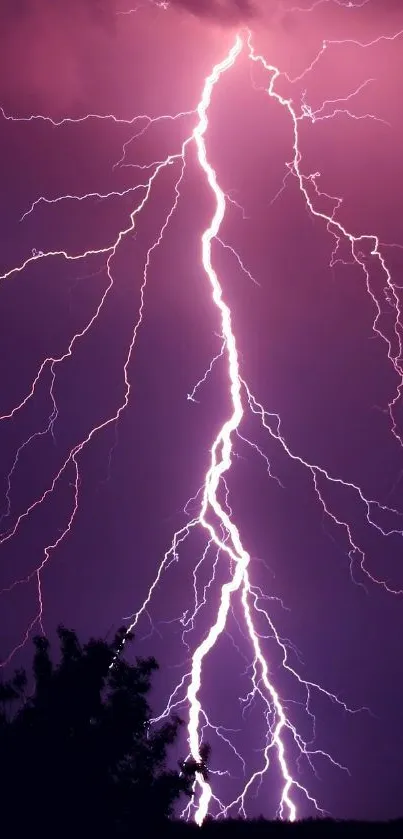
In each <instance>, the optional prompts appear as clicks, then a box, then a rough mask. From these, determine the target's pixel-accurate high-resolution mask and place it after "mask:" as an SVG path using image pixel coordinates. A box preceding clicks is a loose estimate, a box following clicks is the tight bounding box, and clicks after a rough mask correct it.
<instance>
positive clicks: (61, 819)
mask: <svg viewBox="0 0 403 839" xmlns="http://www.w3.org/2000/svg"><path fill="white" fill-rule="evenodd" d="M58 635H59V640H60V653H61V654H60V661H59V663H58V664H57V665H56V666H55V665H54V664H53V663H52V660H51V658H50V654H49V642H48V641H47V640H46V638H43V637H38V638H36V639H35V640H34V644H35V656H34V666H33V671H34V687H33V690H32V692H31V693H29V694H28V690H27V685H28V681H27V677H26V675H25V673H24V671H21V670H19V671H17V672H16V673H15V675H14V677H13V679H12V680H11V681H9V682H7V683H3V684H0V766H1V776H0V784H1V786H0V790H1V797H2V805H1V824H2V826H4V827H7V828H8V833H7V834H6V833H5V835H9V834H11V832H12V835H13V836H14V837H15V839H19V837H27V836H38V837H40V839H48V837H49V839H50V837H52V839H54V837H57V839H65V837H66V839H67V837H69V839H71V837H72V836H73V837H74V839H81V837H82V839H89V837H91V838H92V837H94V839H126V837H129V836H130V837H131V839H132V838H133V839H140V837H141V838H142V837H145V839H154V837H155V839H157V837H158V839H237V838H238V837H239V839H264V837H267V839H276V837H278V839H288V837H291V839H305V837H306V839H322V837H323V838H324V839H325V837H334V838H335V839H336V837H340V839H346V837H348V836H354V837H357V836H358V835H359V836H361V835H362V836H366V835H369V834H371V836H374V835H377V836H379V837H380V839H388V838H389V837H390V838H391V839H392V837H396V839H397V837H401V836H403V829H402V827H403V824H402V822H390V823H389V824H386V823H381V824H372V825H370V824H368V823H360V822H337V821H332V820H330V819H318V820H312V821H309V820H308V821H303V822H298V823H296V824H293V825H291V824H287V823H284V822H278V821H275V822H269V821H265V820H264V819H257V820H255V821H244V820H241V819H238V820H231V819H227V820H217V821H212V820H206V822H205V823H204V825H203V827H202V828H197V827H196V826H195V825H194V824H188V823H184V822H175V821H174V820H173V819H172V816H173V815H174V810H175V803H176V802H177V801H178V799H179V798H180V797H181V796H182V795H185V796H186V795H188V796H190V795H191V790H192V784H193V780H194V776H195V772H196V771H198V772H201V773H202V774H203V775H204V776H205V777H206V776H207V765H208V762H209V747H208V745H206V744H204V745H203V746H202V748H201V752H202V761H201V764H196V763H194V762H188V763H187V764H184V763H182V764H180V767H179V770H180V771H178V770H176V771H175V770H170V769H168V768H167V754H168V752H169V747H170V746H171V745H172V744H173V743H174V741H175V739H176V737H177V734H178V729H179V727H180V725H181V721H180V720H179V719H178V718H175V719H173V720H170V721H168V722H166V723H165V724H164V725H162V726H160V727H159V728H156V727H154V726H150V718H151V712H150V707H149V704H148V694H149V691H150V687H151V680H152V676H153V673H154V671H155V670H156V669H157V664H156V662H155V660H154V659H152V658H149V659H141V658H138V659H136V664H134V665H131V664H128V663H127V661H125V660H124V659H123V658H122V656H121V654H120V653H121V650H122V647H123V643H122V642H123V640H124V637H125V635H124V630H122V631H121V632H119V633H118V634H117V635H116V637H115V639H114V641H113V642H112V643H106V642H105V641H96V640H90V641H89V642H88V644H86V645H84V646H81V645H80V643H79V641H78V639H77V636H76V635H75V633H74V632H72V631H70V630H67V629H64V628H63V627H60V628H59V630H58ZM112 663H113V666H112V667H111V664H112Z"/></svg>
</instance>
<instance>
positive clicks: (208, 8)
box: [170, 0, 256, 24]
mask: <svg viewBox="0 0 403 839" xmlns="http://www.w3.org/2000/svg"><path fill="white" fill-rule="evenodd" d="M170 5H171V6H176V7H178V8H181V9H185V10H186V11H188V12H190V13H191V14H193V15H196V16H197V17H201V18H212V19H214V20H216V21H219V22H220V23H228V24H238V23H242V22H244V21H247V20H250V18H252V17H254V16H255V14H256V6H255V3H254V2H252V0H171V3H170Z"/></svg>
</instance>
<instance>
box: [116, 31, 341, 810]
mask: <svg viewBox="0 0 403 839" xmlns="http://www.w3.org/2000/svg"><path fill="white" fill-rule="evenodd" d="M242 48H243V40H242V38H241V37H240V36H239V35H238V36H237V38H236V41H235V44H234V46H233V47H232V49H231V50H230V52H229V54H228V56H227V57H226V58H225V59H224V60H223V61H222V62H221V63H220V64H217V65H216V66H215V67H214V68H213V70H212V73H211V74H210V76H208V77H207V79H206V82H205V86H204V90H203V93H202V98H201V101H200V103H199V105H198V108H197V112H198V115H199V123H198V125H197V126H196V128H195V129H194V131H193V138H194V140H195V142H196V146H197V153H198V161H199V164H200V167H201V168H202V170H203V171H204V172H205V175H206V178H207V181H208V183H209V186H210V188H211V190H212V192H213V194H214V198H215V204H216V207H215V212H214V215H213V218H212V221H211V223H210V226H209V227H208V228H207V230H205V232H204V233H203V235H202V243H201V244H202V262H203V267H204V270H205V272H206V274H207V276H208V279H209V281H210V284H211V288H212V298H213V302H214V304H215V306H216V307H217V308H218V311H219V314H220V318H221V328H222V338H223V345H222V350H221V353H220V354H219V356H218V357H220V356H221V355H222V354H223V353H224V351H226V354H227V358H228V380H229V384H230V395H231V405H232V414H231V416H230V417H229V419H227V420H226V422H225V423H224V424H223V426H222V427H221V429H220V431H219V433H218V435H217V437H216V439H215V440H214V443H213V446H212V450H211V465H210V468H209V470H208V472H207V475H206V478H205V483H204V487H203V496H202V503H201V509H200V514H199V516H198V517H197V518H196V519H193V520H192V521H191V522H190V524H189V525H188V526H187V527H185V528H183V529H182V530H181V531H179V532H178V533H177V534H175V537H174V543H173V545H172V548H171V549H170V551H168V553H167V554H166V555H165V558H164V560H163V563H162V564H161V566H160V568H159V571H158V574H157V577H156V579H155V581H154V583H153V585H152V586H151V588H150V590H149V593H148V595H147V598H146V600H145V602H144V603H143V605H142V607H141V609H140V610H139V611H138V612H137V613H136V614H135V615H134V619H133V620H132V623H131V625H130V627H129V631H130V630H131V629H133V628H134V627H135V626H136V624H137V621H138V619H139V617H140V615H141V614H142V613H143V612H144V611H145V609H146V608H147V605H148V603H149V602H150V599H151V596H152V593H153V590H154V588H155V586H156V585H157V583H158V581H159V579H160V577H161V574H162V571H163V570H166V567H167V562H168V557H169V556H170V555H171V556H172V555H174V556H175V554H176V547H177V544H178V541H183V539H185V538H186V537H187V535H188V533H189V530H190V528H192V527H194V526H195V525H197V524H200V525H201V526H202V527H203V528H205V529H206V530H207V533H208V536H209V540H210V541H211V542H214V543H215V545H216V546H217V548H218V550H219V551H221V552H222V553H224V554H227V555H228V556H229V558H230V560H232V564H233V573H232V577H231V579H230V580H229V581H228V582H226V583H225V584H224V585H223V586H222V588H221V596H220V602H219V607H218V611H217V617H216V620H215V623H213V624H212V625H211V626H210V629H209V631H208V633H207V635H206V637H205V638H204V640H203V641H202V643H201V644H200V645H199V646H198V647H197V648H196V650H195V651H194V653H193V656H192V659H191V673H190V681H189V684H188V687H187V690H186V697H187V700H188V703H189V723H188V734H189V746H190V752H191V755H192V757H193V758H194V759H195V760H196V761H197V762H200V760H201V755H200V744H201V735H200V715H201V714H204V713H205V712H204V711H203V709H202V706H201V703H200V700H199V696H198V694H199V691H200V688H201V683H202V668H203V663H204V660H205V658H206V657H207V656H208V654H209V653H210V652H211V650H212V649H213V647H214V646H215V644H216V642H217V641H218V639H219V637H220V636H221V635H222V633H223V632H224V630H225V628H226V623H227V616H228V612H229V610H230V607H231V597H232V595H233V594H234V593H235V592H238V591H241V601H242V605H243V614H244V619H245V624H246V628H247V631H248V638H249V641H250V642H251V644H252V648H253V652H254V662H253V669H254V674H255V675H254V678H253V689H254V691H255V692H257V693H259V694H260V695H261V696H262V698H263V701H264V703H265V704H266V707H267V711H268V712H269V710H270V709H274V718H275V723H274V725H273V728H272V729H270V734H271V739H270V742H269V743H268V744H267V746H266V748H265V750H264V766H263V768H262V769H261V770H260V771H258V772H255V773H254V774H253V775H252V776H251V778H250V779H249V780H248V782H247V784H246V786H245V788H244V790H243V793H242V795H241V796H240V797H239V799H237V800H236V801H234V802H232V803H231V804H229V805H228V806H227V807H223V806H222V805H221V802H219V804H220V809H221V813H222V814H224V815H225V814H226V812H227V811H228V810H229V809H230V808H231V807H233V806H234V805H236V804H237V803H239V802H240V804H241V806H240V811H241V812H242V813H244V812H245V811H244V800H245V796H246V794H247V792H248V791H249V789H250V788H251V786H252V785H253V784H254V782H255V781H256V779H258V778H260V779H261V778H262V777H263V775H264V773H265V772H266V770H267V768H268V766H269V751H270V750H271V749H272V748H273V747H275V749H276V750H277V756H278V761H279V765H280V770H281V775H282V779H283V787H282V793H281V800H280V805H279V815H280V817H282V818H283V817H284V815H285V810H286V813H287V816H288V818H289V820H290V821H294V820H295V819H296V818H297V809H296V805H295V803H294V801H293V799H292V796H291V790H292V787H293V786H295V787H297V788H298V789H300V790H301V791H303V793H304V794H305V795H306V797H307V798H308V799H309V801H311V802H312V803H313V804H314V806H315V808H316V809H317V810H319V809H320V808H319V806H318V804H317V802H316V800H315V799H314V798H312V796H311V795H310V794H309V793H308V791H307V790H306V789H305V787H303V786H302V785H301V784H300V783H299V782H298V781H296V780H295V779H294V778H293V776H292V774H291V771H290V769H289V766H288V762H287V756H286V748H285V743H284V734H285V732H286V730H289V731H290V732H291V734H292V737H293V739H294V741H295V742H296V743H297V745H298V747H299V748H300V749H301V750H302V751H303V753H304V754H306V755H307V756H308V757H309V752H308V751H307V750H306V747H305V744H304V743H303V741H302V739H301V737H300V736H299V735H298V734H297V732H296V730H295V728H294V726H293V725H292V724H291V723H290V722H289V720H288V719H287V716H286V713H285V711H284V708H283V705H282V702H281V699H280V696H279V694H278V692H277V691H276V689H275V687H274V685H273V683H272V682H271V680H270V678H269V668H268V665H267V662H266V659H265V657H264V654H263V652H262V648H261V644H260V638H259V634H258V632H257V630H256V628H255V626H254V623H253V619H252V614H251V606H250V598H251V597H252V599H253V602H254V605H255V607H256V595H255V594H253V590H252V586H251V583H250V578H249V574H248V565H249V562H250V556H249V554H248V553H247V551H246V550H245V548H244V547H243V545H242V541H241V537H240V534H239V530H238V528H237V526H236V525H235V524H234V522H233V521H232V520H231V518H230V514H228V513H227V512H226V511H225V510H224V509H223V507H222V506H221V504H220V502H219V500H218V492H219V486H220V482H221V481H222V479H223V476H224V474H225V473H226V472H227V471H228V470H229V469H230V467H231V463H232V460H231V455H232V453H233V451H232V450H233V443H232V435H233V434H234V433H235V432H237V431H238V428H239V426H240V424H241V421H242V417H243V414H244V407H243V402H242V395H241V394H242V387H243V382H242V379H241V376H240V371H239V362H238V352H237V346H236V340H235V335H234V332H233V330H232V324H231V312H230V309H229V308H228V306H227V305H226V303H225V302H224V300H223V296H222V288H221V285H220V282H219V279H218V277H217V274H216V272H215V270H214V268H213V265H212V261H211V245H212V241H213V240H214V239H215V238H217V236H218V233H219V230H220V226H221V223H222V221H223V218H224V215H225V209H226V198H225V193H224V192H223V191H222V189H221V188H220V186H219V184H218V181H217V175H216V172H215V170H214V168H213V166H212V165H211V164H210V162H209V161H208V158H207V151H206V144H205V134H206V131H207V128H208V117H207V111H208V108H209V105H210V102H211V96H212V92H213V88H214V86H215V85H216V84H217V82H218V81H219V79H220V77H221V75H222V74H223V73H224V72H226V71H227V70H228V69H229V68H230V67H232V66H233V65H234V63H235V61H236V59H237V57H238V56H239V54H240V52H241V50H242ZM218 357H217V358H218ZM213 363H214V362H213ZM209 369H211V366H210V368H209ZM207 372H208V371H207ZM202 381H203V380H202ZM199 384H200V383H199ZM196 387H197V386H196ZM194 392H195V390H194V391H193V394H194ZM193 394H192V395H191V397H190V398H192V396H193ZM209 513H210V514H211V513H213V514H214V515H215V517H216V519H217V520H218V522H219V525H220V526H221V529H222V531H223V532H224V534H225V537H224V538H223V537H220V536H219V535H218V532H217V529H216V527H215V526H214V524H212V523H211V521H209ZM196 611H197V604H196V608H195V612H194V614H193V616H192V617H194V615H195V613H196ZM266 617H267V616H266ZM270 626H271V629H272V632H273V635H274V637H275V639H276V641H277V643H278V644H279V645H280V647H281V649H282V650H283V654H284V657H283V664H284V665H286V667H287V669H289V670H290V672H292V674H293V675H294V676H296V677H297V678H298V680H299V681H300V682H301V684H304V685H305V687H306V689H307V693H308V705H307V707H308V706H309V687H310V684H309V683H307V682H303V680H302V679H300V677H298V676H297V674H296V672H295V671H294V670H292V669H291V668H290V667H289V666H288V664H287V652H286V648H285V646H284V644H283V643H282V642H281V640H280V638H279V636H278V634H277V632H276V630H275V629H274V627H273V624H272V623H271V622H270ZM258 669H259V671H260V681H261V683H262V685H263V688H264V692H263V690H262V688H260V687H259V686H258V684H257V682H256V681H255V679H256V678H257V670H258ZM185 680H186V676H185V677H184V678H183V679H182V682H181V683H180V685H178V686H177V688H175V690H174V692H173V694H172V695H171V697H170V699H169V701H168V705H167V709H166V710H172V709H173V708H174V707H175V705H177V704H179V703H175V704H172V703H173V699H174V697H175V695H176V694H177V692H179V690H180V687H181V686H182V685H183V684H184V682H185ZM311 686H312V687H316V688H318V685H311ZM318 689H320V690H321V688H318ZM324 693H326V694H327V695H328V696H331V698H332V699H335V700H336V701H338V700H337V697H335V696H333V695H331V694H329V693H327V692H326V691H324ZM179 702H180V700H179ZM344 707H346V706H344ZM308 711H309V707H308ZM163 715H164V714H163ZM163 715H162V716H163ZM317 753H319V752H317ZM321 754H323V753H322V752H321ZM327 757H329V756H327ZM337 765H338V766H340V764H337ZM197 783H198V785H199V787H200V795H199V800H198V805H197V808H196V813H195V821H196V822H197V824H199V825H201V824H202V823H203V821H204V819H205V818H206V815H207V813H208V808H209V803H210V800H211V798H212V795H213V793H212V788H211V785H210V783H209V782H208V780H206V779H205V778H204V777H203V776H202V775H201V774H200V773H198V774H197Z"/></svg>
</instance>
